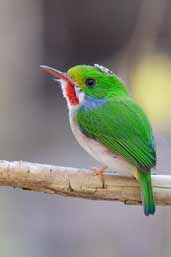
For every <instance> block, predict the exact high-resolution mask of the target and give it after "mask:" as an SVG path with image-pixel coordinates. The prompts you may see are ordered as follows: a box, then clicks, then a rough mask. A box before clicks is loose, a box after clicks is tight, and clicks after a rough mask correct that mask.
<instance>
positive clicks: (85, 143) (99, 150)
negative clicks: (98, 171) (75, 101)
mask: <svg viewBox="0 0 171 257" xmlns="http://www.w3.org/2000/svg"><path fill="white" fill-rule="evenodd" d="M77 108H78V107H71V108H69V118H70V125H71V129H72V132H73V134H74V136H75V138H76V139H77V141H78V142H79V144H80V145H81V146H82V147H83V148H84V149H85V150H86V151H87V152H88V153H89V154H90V155H91V156H92V157H93V158H95V159H96V160H97V161H99V162H101V163H102V164H103V165H105V166H107V167H108V168H109V169H111V170H113V171H116V172H118V173H120V174H121V175H128V176H131V175H133V174H131V173H133V171H134V170H135V168H134V166H133V165H132V164H130V163H128V162H127V161H126V160H124V159H123V158H122V157H120V156H118V155H116V154H114V153H113V152H112V151H111V150H109V149H108V148H106V147H105V146H103V145H102V144H100V143H98V142H97V141H95V140H94V139H90V138H88V137H87V136H86V135H84V134H83V133H82V132H81V131H80V129H79V127H78V125H77V122H76V112H77Z"/></svg>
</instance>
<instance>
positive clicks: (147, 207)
mask: <svg viewBox="0 0 171 257" xmlns="http://www.w3.org/2000/svg"><path fill="white" fill-rule="evenodd" d="M137 177H138V180H139V183H140V188H141V194H142V197H143V204H144V214H145V215H146V216H149V215H153V214H154V213H155V202H154V196H153V188H152V183H151V172H144V171H142V170H140V169H138V170H137Z"/></svg>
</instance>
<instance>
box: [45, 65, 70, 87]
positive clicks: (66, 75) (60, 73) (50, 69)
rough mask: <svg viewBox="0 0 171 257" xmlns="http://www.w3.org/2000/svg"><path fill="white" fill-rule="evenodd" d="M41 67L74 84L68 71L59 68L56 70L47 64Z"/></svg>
mask: <svg viewBox="0 0 171 257" xmlns="http://www.w3.org/2000/svg"><path fill="white" fill-rule="evenodd" d="M40 68H41V69H42V70H43V71H46V72H48V73H50V74H51V75H53V76H54V77H56V78H59V79H63V80H64V81H66V82H69V83H71V84H72V85H74V82H73V80H72V79H71V78H70V77H69V76H68V74H67V73H65V72H62V71H59V70H56V69H54V68H51V67H49V66H46V65H40Z"/></svg>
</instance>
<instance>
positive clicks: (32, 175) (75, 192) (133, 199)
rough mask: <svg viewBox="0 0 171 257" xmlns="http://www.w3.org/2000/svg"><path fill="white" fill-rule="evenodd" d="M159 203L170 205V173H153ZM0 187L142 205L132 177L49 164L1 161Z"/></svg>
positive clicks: (155, 192) (136, 184)
mask: <svg viewBox="0 0 171 257" xmlns="http://www.w3.org/2000/svg"><path fill="white" fill-rule="evenodd" d="M152 181H153V188H154V194H155V199H156V203H157V204H158V205H171V176H167V175H153V176H152ZM0 186H11V187H18V188H22V189H26V190H31V191H36V192H45V193H49V194H58V195H65V196H72V197H81V198H87V199H94V200H115V201H121V202H124V203H125V204H141V198H140V190H139V185H138V182H137V181H136V179H135V178H133V177H122V176H119V175H105V176H104V177H103V178H101V177H99V176H97V175H95V173H94V172H92V171H90V170H86V169H77V168H69V167H68V168H66V167H58V166H52V165H45V164H38V163H30V162H22V161H19V162H17V161H15V162H9V161H0Z"/></svg>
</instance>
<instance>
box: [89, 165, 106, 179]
mask: <svg viewBox="0 0 171 257" xmlns="http://www.w3.org/2000/svg"><path fill="white" fill-rule="evenodd" d="M105 169H107V166H101V167H98V168H97V167H93V168H92V170H93V171H94V172H95V174H96V175H97V176H100V177H103V176H104V173H105Z"/></svg>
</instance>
